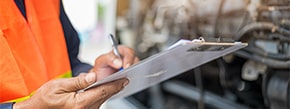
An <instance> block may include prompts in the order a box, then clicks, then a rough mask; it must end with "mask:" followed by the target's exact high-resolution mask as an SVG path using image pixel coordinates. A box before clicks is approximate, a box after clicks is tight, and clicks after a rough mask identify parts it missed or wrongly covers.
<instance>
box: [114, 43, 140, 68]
mask: <svg viewBox="0 0 290 109" xmlns="http://www.w3.org/2000/svg"><path fill="white" fill-rule="evenodd" d="M118 50H119V52H120V54H121V55H122V60H123V63H122V67H123V68H128V67H130V66H131V65H133V64H134V63H135V58H136V56H135V52H134V50H133V49H131V48H129V47H126V46H122V45H120V46H118Z"/></svg>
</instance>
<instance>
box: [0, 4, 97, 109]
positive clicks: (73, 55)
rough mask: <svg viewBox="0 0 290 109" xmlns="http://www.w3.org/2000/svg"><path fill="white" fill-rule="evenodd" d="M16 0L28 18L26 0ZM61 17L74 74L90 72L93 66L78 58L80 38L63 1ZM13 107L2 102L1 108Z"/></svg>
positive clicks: (24, 15) (11, 104)
mask: <svg viewBox="0 0 290 109" xmlns="http://www.w3.org/2000/svg"><path fill="white" fill-rule="evenodd" d="M14 1H15V4H16V5H17V6H18V8H19V10H20V12H21V13H22V15H23V17H25V18H26V12H25V5H24V0H14ZM59 18H60V21H61V24H62V29H63V32H64V36H65V40H66V45H67V50H68V55H69V59H70V66H71V68H72V74H73V76H77V75H79V73H81V72H88V71H89V69H91V68H92V66H91V65H89V64H86V63H82V62H81V61H80V60H79V59H78V58H77V56H78V53H79V45H80V40H79V38H78V33H77V32H76V30H75V29H74V28H73V26H72V24H71V22H70V21H69V19H68V17H67V15H66V13H65V11H64V8H63V4H62V2H61V4H60V16H59ZM12 107H13V103H4V104H0V109H12Z"/></svg>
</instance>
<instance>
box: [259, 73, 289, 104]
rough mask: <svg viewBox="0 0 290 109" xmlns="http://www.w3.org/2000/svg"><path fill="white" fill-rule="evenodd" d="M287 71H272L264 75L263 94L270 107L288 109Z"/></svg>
mask: <svg viewBox="0 0 290 109" xmlns="http://www.w3.org/2000/svg"><path fill="white" fill-rule="evenodd" d="M289 78H290V74H289V71H274V73H269V74H266V75H265V78H264V79H265V80H264V83H263V84H264V85H263V90H264V92H263V94H264V96H265V103H266V104H267V105H268V107H270V108H271V109H290V103H289V100H290V85H289Z"/></svg>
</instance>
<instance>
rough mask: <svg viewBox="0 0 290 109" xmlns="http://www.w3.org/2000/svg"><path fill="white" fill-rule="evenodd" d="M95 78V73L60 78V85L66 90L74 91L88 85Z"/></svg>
mask: <svg viewBox="0 0 290 109" xmlns="http://www.w3.org/2000/svg"><path fill="white" fill-rule="evenodd" d="M96 80H97V75H96V74H95V73H87V74H81V75H79V76H77V77H73V78H68V79H60V80H59V81H61V82H59V84H60V86H61V87H62V88H63V89H64V90H65V91H68V92H75V91H78V90H81V89H84V88H86V87H88V86H89V85H91V84H93V83H94V82H95V81H96Z"/></svg>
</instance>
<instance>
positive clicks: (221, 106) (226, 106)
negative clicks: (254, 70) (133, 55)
mask: <svg viewBox="0 0 290 109" xmlns="http://www.w3.org/2000/svg"><path fill="white" fill-rule="evenodd" d="M163 88H164V90H165V91H167V92H170V93H173V94H176V95H178V96H181V97H184V98H186V99H189V100H194V101H197V100H199V98H200V96H201V95H200V94H199V92H198V90H197V88H195V87H193V86H191V85H188V84H186V83H183V82H180V81H168V82H165V83H164V84H163ZM204 102H205V103H206V104H208V105H211V106H214V107H217V108H218V109H250V108H249V107H247V106H244V105H241V104H238V103H235V102H233V101H230V100H228V99H224V98H223V97H220V96H217V95H216V94H213V93H211V92H207V91H205V94H204Z"/></svg>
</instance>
